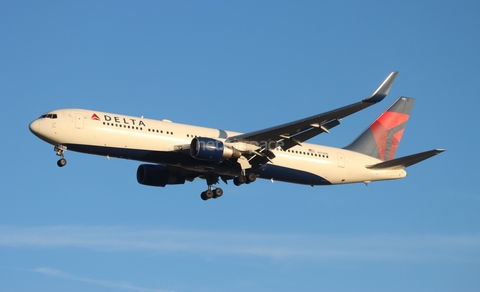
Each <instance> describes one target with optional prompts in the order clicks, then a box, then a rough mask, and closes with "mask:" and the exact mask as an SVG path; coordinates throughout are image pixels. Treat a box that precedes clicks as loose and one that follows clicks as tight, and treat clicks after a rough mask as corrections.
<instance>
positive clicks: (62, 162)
mask: <svg viewBox="0 0 480 292" xmlns="http://www.w3.org/2000/svg"><path fill="white" fill-rule="evenodd" d="M65 150H67V147H66V146H63V145H55V147H54V148H53V151H55V152H56V153H57V156H60V157H62V158H60V159H59V160H58V161H57V165H58V167H64V166H65V165H67V160H66V159H65V158H64V157H63V156H64V155H65Z"/></svg>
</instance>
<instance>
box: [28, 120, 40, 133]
mask: <svg viewBox="0 0 480 292" xmlns="http://www.w3.org/2000/svg"><path fill="white" fill-rule="evenodd" d="M28 128H29V129H30V132H32V133H33V134H34V135H35V136H38V132H39V131H40V121H39V120H35V121H33V122H31V123H30V125H29V126H28Z"/></svg>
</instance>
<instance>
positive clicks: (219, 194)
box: [213, 188, 223, 199]
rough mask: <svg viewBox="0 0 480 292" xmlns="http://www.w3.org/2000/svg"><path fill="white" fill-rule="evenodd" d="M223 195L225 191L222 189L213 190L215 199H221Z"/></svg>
mask: <svg viewBox="0 0 480 292" xmlns="http://www.w3.org/2000/svg"><path fill="white" fill-rule="evenodd" d="M222 195H223V190H222V189H221V188H218V189H214V190H213V198H214V199H216V198H220V197H221V196H222Z"/></svg>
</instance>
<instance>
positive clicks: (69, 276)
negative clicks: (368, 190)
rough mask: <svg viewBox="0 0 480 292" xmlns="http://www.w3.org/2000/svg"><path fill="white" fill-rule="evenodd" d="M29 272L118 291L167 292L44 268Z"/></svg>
mask: <svg viewBox="0 0 480 292" xmlns="http://www.w3.org/2000/svg"><path fill="white" fill-rule="evenodd" d="M31 272H35V273H39V274H42V275H47V276H52V277H56V278H61V279H67V280H72V281H77V282H84V283H90V284H93V285H97V286H102V287H107V288H115V289H119V290H128V291H139V292H167V290H158V289H149V288H143V287H138V286H135V285H132V284H130V283H128V282H118V281H109V280H99V279H91V278H83V277H79V276H76V275H72V274H69V273H66V272H64V271H60V270H55V269H51V268H45V267H42V268H36V269H33V270H31Z"/></svg>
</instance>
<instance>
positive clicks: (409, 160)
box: [367, 149, 445, 169]
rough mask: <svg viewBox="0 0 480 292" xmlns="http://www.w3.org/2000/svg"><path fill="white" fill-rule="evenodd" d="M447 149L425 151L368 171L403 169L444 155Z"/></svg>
mask: <svg viewBox="0 0 480 292" xmlns="http://www.w3.org/2000/svg"><path fill="white" fill-rule="evenodd" d="M443 151H445V149H434V150H430V151H425V152H422V153H417V154H413V155H409V156H405V157H400V158H396V159H392V160H388V161H384V162H380V163H377V164H374V165H370V166H367V168H368V169H403V168H406V167H409V166H411V165H414V164H416V163H419V162H420V161H423V160H425V159H428V158H430V157H432V156H435V155H437V154H440V153H442V152H443Z"/></svg>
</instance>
